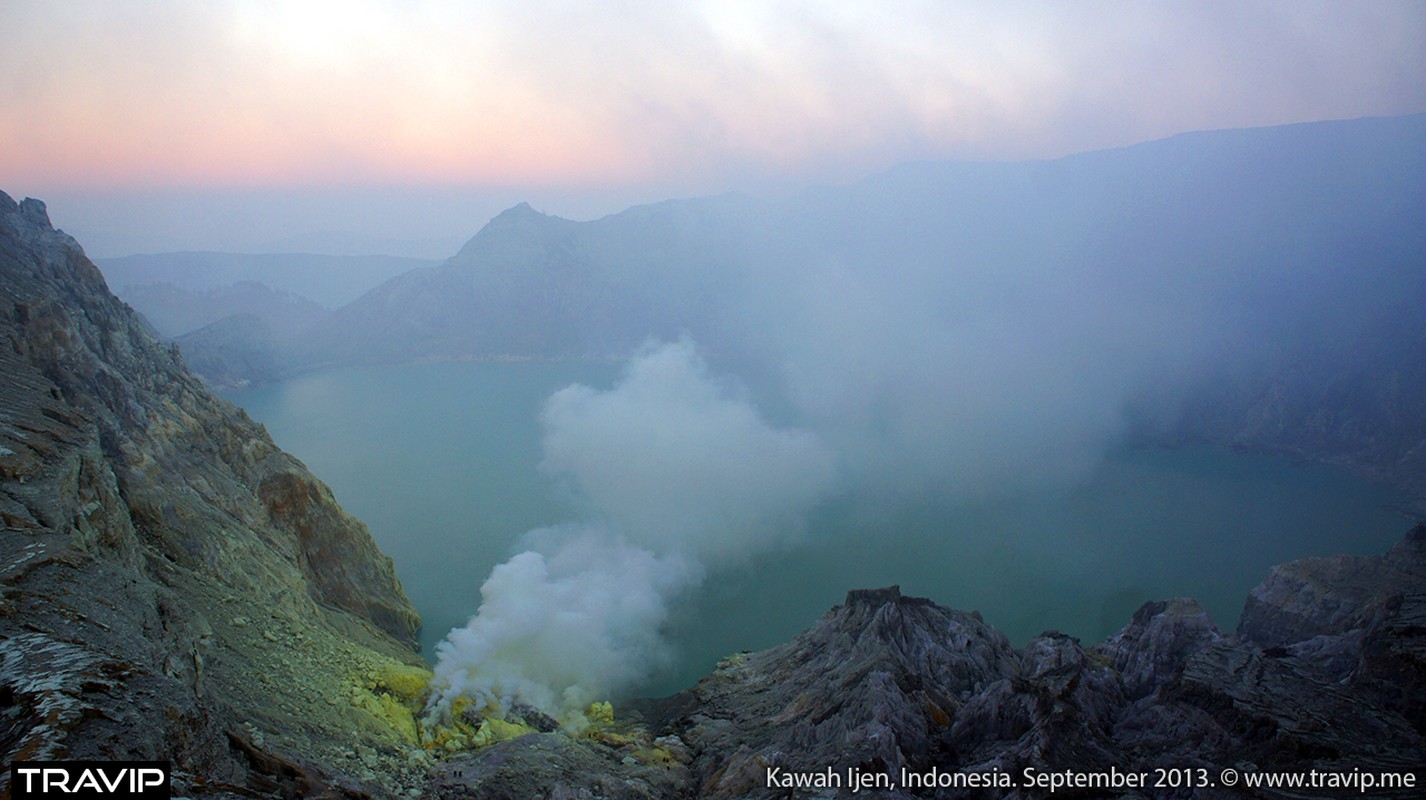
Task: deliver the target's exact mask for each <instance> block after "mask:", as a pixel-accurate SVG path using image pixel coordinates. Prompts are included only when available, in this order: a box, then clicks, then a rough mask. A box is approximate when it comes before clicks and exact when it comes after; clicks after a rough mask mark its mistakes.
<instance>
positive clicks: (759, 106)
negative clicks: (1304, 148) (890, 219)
mask: <svg viewBox="0 0 1426 800" xmlns="http://www.w3.org/2000/svg"><path fill="white" fill-rule="evenodd" d="M0 30H3V31H5V42H6V45H5V47H4V48H0V188H3V189H4V190H6V191H7V192H9V193H11V194H13V195H35V196H39V197H42V198H45V199H47V200H48V201H49V202H50V206H51V214H52V216H53V217H54V218H55V221H56V223H57V224H60V225H62V226H64V225H65V224H66V223H68V224H69V226H70V230H71V232H75V233H80V234H82V233H85V232H88V233H91V234H93V235H94V236H97V237H98V239H99V241H98V242H97V243H96V242H91V243H89V244H90V249H91V252H93V251H95V250H96V248H97V249H99V250H108V251H113V252H108V253H100V254H101V255H104V254H117V252H118V251H123V250H126V249H130V248H132V249H178V248H179V247H191V246H200V245H203V243H204V242H209V244H208V245H207V246H219V245H221V244H222V243H223V241H224V240H225V239H226V240H230V241H231V243H232V246H247V247H253V246H257V245H259V244H260V243H262V242H264V241H266V240H271V239H281V238H284V237H287V236H293V235H296V234H301V233H304V232H310V231H314V230H324V229H331V230H347V231H360V232H363V233H366V234H373V235H379V236H394V237H400V238H408V239H420V238H429V237H463V236H467V235H469V234H470V233H473V232H474V230H476V229H477V228H478V227H479V226H480V224H482V223H483V222H484V221H485V218H487V217H488V216H489V215H490V214H493V213H494V212H495V211H498V210H499V209H500V208H503V207H506V206H509V205H513V204H514V203H516V202H518V201H520V200H525V199H528V200H531V201H532V202H533V203H534V204H535V205H536V206H537V207H540V208H542V210H546V211H549V212H552V213H559V214H563V215H566V216H572V217H576V218H580V217H590V216H597V215H600V214H604V213H609V212H612V211H616V210H619V209H620V208H622V207H624V206H626V205H628V204H631V203H634V202H642V201H652V200H657V199H661V198H663V197H667V196H688V195H699V194H710V193H717V192H722V191H728V190H745V191H753V192H771V191H785V190H787V189H795V188H796V187H798V186H800V185H805V184H807V183H817V182H840V181H847V180H851V179H855V178H857V177H860V176H862V175H865V174H868V173H870V172H874V171H876V170H878V169H881V168H884V167H886V166H889V165H891V164H894V163H897V162H900V161H906V160H911V159H928V158H929V159H1019V158H1040V157H1053V156H1057V155H1062V154H1065V153H1070V152H1076V151H1081V150H1086V149H1094V148H1101V147H1108V146H1115V145H1122V144H1129V143H1133V142H1138V141H1143V140H1147V139H1153V138H1159V137H1163V136H1167V135H1171V134H1174V133H1178V132H1182V131H1188V130H1201V129H1205V128H1223V127H1243V126H1254V125H1267V124H1276V123H1285V122H1297V121H1307V120H1318V119H1330V118H1346V117H1357V116H1367V115H1390V114H1402V113H1413V112H1419V111H1423V110H1426V81H1423V80H1422V77H1423V76H1426V45H1423V42H1426V4H1423V3H1419V2H1381V1H1374V2H1316V3H1314V2H1304V1H1303V0H1290V1H1288V2H1257V3H1255V2H1242V1H1241V0H1235V1H1233V2H1202V1H1198V2H1183V3H1147V2H1076V3H1051V2H1033V3H1032V2H1021V3H1015V2H985V3H978V2H899V3H886V2H877V3H870V2H868V3H859V2H837V3H829V2H737V1H736V0H720V1H719V2H682V3H680V2H667V1H666V0H665V1H664V2H605V3H574V2H505V1H504V0H497V1H496V2H478V3H477V2H441V1H435V0H432V1H429V2H410V1H409V0H406V1H403V2H397V1H396V0H340V1H332V2H328V1H326V0H315V1H313V2H290V1H289V2H282V1H278V0H273V1H272V2H267V1H265V0H231V1H230V2H209V3H190V2H176V1H175V2H167V1H165V0H134V1H133V2H123V3H113V2H107V1H106V0H96V1H95V2H81V1H77V0H33V1H32V0H6V2H4V3H3V4H0ZM80 229H83V230H80ZM121 233H122V235H121ZM106 237H107V238H106ZM81 239H83V236H82V235H81ZM210 240H211V241H210ZM243 243H246V244H245V245H244V244H243Z"/></svg>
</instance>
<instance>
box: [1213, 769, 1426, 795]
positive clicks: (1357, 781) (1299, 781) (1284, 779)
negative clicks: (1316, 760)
mask: <svg viewBox="0 0 1426 800" xmlns="http://www.w3.org/2000/svg"><path fill="white" fill-rule="evenodd" d="M1239 774H1240V775H1241V776H1242V784H1241V785H1242V786H1244V787H1246V788H1249V789H1350V790H1355V791H1358V792H1361V793H1362V794H1367V793H1369V792H1377V791H1391V790H1395V789H1414V788H1416V787H1417V786H1418V776H1417V774H1416V773H1415V772H1362V771H1361V770H1360V769H1353V770H1351V771H1350V772H1346V771H1343V772H1332V771H1323V770H1315V769H1314V770H1308V771H1307V772H1241V773H1239Z"/></svg>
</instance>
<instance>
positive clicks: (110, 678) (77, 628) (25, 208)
mask: <svg viewBox="0 0 1426 800" xmlns="http://www.w3.org/2000/svg"><path fill="white" fill-rule="evenodd" d="M0 375H3V376H4V390H3V392H2V393H0V524H3V527H0V698H3V703H0V714H3V724H0V752H3V753H4V754H5V756H6V757H7V760H13V759H23V758H31V759H45V758H135V759H137V758H142V759H167V760H172V761H173V762H174V768H175V771H176V774H177V777H178V784H177V786H178V787H179V788H180V789H181V790H182V791H184V792H191V793H194V794H212V795H224V794H231V793H236V794H239V795H242V794H245V793H247V792H250V791H284V792H289V793H291V792H296V791H299V789H300V790H301V791H307V792H309V793H310V792H315V791H317V789H318V787H327V789H330V790H331V791H333V792H336V793H338V794H340V793H342V792H346V791H348V790H350V791H352V792H356V791H358V790H359V784H360V783H361V782H362V780H363V779H362V778H361V777H360V776H359V775H358V774H357V773H356V772H355V771H352V770H348V769H345V767H344V764H343V760H342V756H341V754H340V751H341V749H342V748H343V747H350V746H353V745H354V744H355V743H356V742H358V741H360V742H363V743H365V745H367V746H371V747H380V748H384V749H385V750H386V751H389V753H390V754H391V759H392V763H393V764H395V763H403V762H401V761H399V760H398V759H400V758H404V752H403V748H407V747H409V746H410V743H408V741H407V739H408V738H409V737H405V736H403V735H402V732H401V731H400V730H399V729H398V728H397V727H395V726H393V724H392V722H391V721H390V720H389V719H387V718H385V717H383V716H380V715H377V714H372V713H368V712H366V711H364V710H363V709H362V708H358V707H356V706H354V705H353V704H351V703H349V702H347V701H346V699H345V697H346V694H347V693H348V689H349V687H350V686H351V685H352V684H353V683H354V682H355V681H356V680H358V677H357V673H358V672H360V671H362V670H380V669H384V668H389V667H392V665H396V666H400V665H404V664H408V663H419V662H417V661H416V659H415V654H414V653H413V651H412V649H411V645H412V643H413V641H414V635H415V632H416V629H417V626H418V625H419V619H418V617H417V615H416V612H415V611H414V609H413V608H412V607H411V605H410V603H409V602H408V601H407V599H406V596H405V594H404V593H403V592H402V590H401V587H400V585H399V583H398V582H397V580H396V577H395V573H394V571H393V569H392V565H391V561H390V559H389V558H387V557H386V556H384V555H382V554H381V553H380V552H379V551H378V550H377V548H376V546H375V544H374V542H373V541H372V540H371V537H370V535H369V534H368V532H367V530H366V528H365V526H364V525H362V524H361V523H360V522H359V521H357V520H355V519H353V518H352V517H350V516H348V515H347V514H345V513H344V512H342V510H341V509H340V508H339V507H338V506H337V505H336V503H335V501H334V500H333V498H332V495H331V492H330V491H329V490H328V489H327V487H326V486H324V485H323V484H322V483H320V482H319V481H318V480H317V479H316V478H314V477H313V476H312V475H311V474H310V473H309V472H308V471H307V469H306V468H305V467H303V466H302V464H301V463H299V462H298V461H297V460H296V459H294V458H292V457H291V456H289V455H287V454H286V453H283V452H282V451H281V450H279V449H278V448H277V447H276V446H274V445H273V443H272V441H271V439H270V438H269V437H268V436H267V434H266V432H265V431H264V430H263V429H262V427H261V426H259V425H257V424H255V423H254V422H252V420H250V419H248V418H247V416H246V415H245V414H243V413H242V411H240V410H239V409H237V408H235V407H234V406H232V405H231V404H229V403H227V402H226V401H223V400H221V399H219V398H217V397H215V396H213V395H212V394H210V393H209V392H208V390H207V389H206V388H205V387H204V385H203V383H202V382H201V381H199V380H198V379H197V378H196V377H194V376H193V375H192V374H190V373H189V372H188V371H187V370H186V369H185V368H184V366H183V363H182V360H181V358H180V357H179V355H178V354H177V352H176V351H174V350H173V349H172V348H170V347H167V346H164V345H162V344H160V343H158V342H157V341H155V339H154V338H153V336H152V335H151V334H150V332H149V329H148V328H147V326H146V325H144V324H143V323H142V321H141V320H140V319H139V318H138V316H137V315H136V314H134V313H133V312H132V311H131V310H130V309H129V308H128V307H127V306H125V305H124V304H123V303H121V302H119V301H118V300H117V299H116V298H114V297H113V295H111V294H110V293H109V292H108V290H107V289H106V287H105V284H104V281H103V278H102V277H101V275H100V273H99V271H98V270H97V269H96V268H95V267H94V265H93V264H92V263H90V261H89V260H88V259H87V258H85V256H84V253H83V251H82V250H81V249H80V248H79V246H78V245H77V244H76V243H75V242H74V240H73V239H71V238H70V237H68V236H66V235H64V234H63V233H61V232H59V231H56V230H54V229H53V228H52V227H51V226H50V224H49V220H48V219H47V217H46V215H45V209H44V205H43V204H42V203H40V202H39V201H37V200H25V201H24V202H22V203H19V204H16V203H15V202H14V201H13V200H11V199H10V198H9V197H8V196H4V195H3V194H0ZM337 698H342V700H341V702H340V704H339V705H338V704H335V703H334V701H335V700H336V699H337ZM389 774H390V777H388V778H386V779H385V780H386V784H388V785H397V784H399V783H400V781H402V780H405V779H406V777H405V776H404V775H403V774H402V773H401V772H400V770H398V769H396V768H393V769H391V770H390V771H389ZM6 777H7V778H8V775H7V776H6ZM367 782H368V783H371V781H367ZM372 785H378V786H379V785H382V784H381V782H380V781H376V782H375V783H373V784H372ZM301 787H306V788H305V789H302V788H301ZM342 787H346V788H342Z"/></svg>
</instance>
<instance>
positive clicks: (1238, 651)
mask: <svg viewBox="0 0 1426 800" xmlns="http://www.w3.org/2000/svg"><path fill="white" fill-rule="evenodd" d="M1423 540H1426V531H1423V529H1421V528H1418V529H1416V530H1415V531H1413V532H1412V533H1411V534H1410V535H1408V537H1407V538H1406V540H1405V541H1403V542H1402V543H1401V544H1399V545H1397V546H1396V547H1395V548H1394V549H1393V550H1392V551H1391V552H1390V553H1389V554H1386V555H1382V556H1372V557H1357V558H1353V559H1345V560H1344V559H1341V558H1336V559H1308V560H1305V561H1300V562H1294V563H1292V564H1288V565H1284V566H1282V567H1279V568H1277V569H1275V570H1274V572H1273V574H1272V575H1271V576H1270V577H1269V578H1268V580H1267V581H1265V582H1264V583H1263V585H1262V586H1259V587H1258V589H1256V590H1255V591H1254V594H1253V597H1254V598H1255V599H1254V600H1253V601H1250V604H1249V605H1250V612H1251V613H1250V614H1248V615H1246V616H1245V618H1244V631H1243V632H1240V633H1238V634H1224V633H1222V632H1220V631H1219V630H1218V628H1217V627H1216V626H1215V625H1214V623H1213V621H1212V620H1211V619H1209V617H1208V615H1207V613H1206V612H1204V610H1203V609H1202V607H1200V606H1199V605H1198V604H1197V603H1195V602H1194V601H1192V600H1183V599H1178V600H1169V601H1160V602H1153V603H1148V604H1146V605H1145V606H1144V607H1143V608H1141V609H1140V610H1139V611H1138V613H1136V614H1135V615H1134V618H1133V619H1132V620H1131V621H1130V623H1129V624H1128V625H1127V626H1125V628H1124V629H1123V630H1122V631H1120V632H1119V633H1118V634H1116V635H1115V636H1113V637H1110V639H1109V640H1107V641H1106V642H1105V643H1103V644H1101V645H1098V646H1096V647H1091V648H1085V647H1083V646H1082V645H1081V644H1080V643H1079V642H1078V641H1077V640H1075V639H1073V638H1071V637H1068V636H1064V635H1062V634H1058V633H1053V632H1051V633H1046V634H1044V635H1042V636H1040V637H1037V638H1036V639H1034V640H1032V641H1031V642H1030V643H1029V644H1028V645H1027V646H1026V647H1025V649H1024V650H1018V651H1017V650H1015V649H1014V648H1012V647H1011V646H1010V644H1009V643H1008V642H1007V641H1006V640H1005V637H1004V636H1003V635H1001V634H1000V633H999V632H997V631H995V630H994V629H993V628H991V627H989V626H988V625H985V624H984V623H983V622H981V621H980V620H979V619H978V618H977V617H974V616H971V615H966V614H963V613H961V612H957V611H951V610H949V609H945V608H941V607H939V606H936V605H934V604H932V603H931V602H929V601H927V600H922V599H918V598H908V597H903V596H901V594H900V592H899V591H897V590H896V589H895V588H894V587H893V588H891V589H884V590H873V591H858V592H853V593H851V594H850V595H849V596H848V598H847V602H846V603H845V604H844V605H842V606H838V607H837V608H834V609H833V610H832V611H830V612H829V613H828V614H827V615H826V616H825V617H823V619H822V620H821V621H820V622H818V623H817V625H816V626H814V627H813V628H812V629H810V630H809V631H807V632H806V633H804V634H802V635H800V636H798V637H797V638H795V639H794V640H792V641H791V642H789V643H787V644H785V645H782V646H781V647H777V648H773V649H772V650H768V651H764V652H761V653H753V654H745V655H741V656H737V657H734V658H731V659H728V660H727V661H725V662H724V663H722V664H720V665H719V667H718V669H717V670H716V671H715V672H714V673H713V674H712V675H710V676H708V677H707V678H705V679H703V680H702V681H700V682H699V684H698V685H697V686H695V687H694V688H693V689H691V690H690V691H688V692H685V693H683V694H680V695H676V696H674V697H672V698H668V699H667V700H664V701H659V702H657V703H653V704H649V705H648V706H646V707H644V708H643V711H644V713H645V714H646V715H647V718H648V720H649V722H650V724H651V726H652V730H653V732H654V733H661V734H663V735H665V736H669V737H677V738H678V739H679V740H680V741H681V742H684V743H686V745H687V747H688V748H689V751H690V753H691V759H690V781H691V783H690V784H689V785H688V786H687V787H686V791H687V792H688V793H689V795H690V796H697V797H719V798H724V797H727V798H731V797H774V796H784V795H783V794H779V793H778V792H775V791H772V790H770V789H769V788H768V785H767V784H768V770H769V769H770V768H780V769H782V770H783V772H789V771H790V772H797V771H801V772H815V771H821V770H824V769H825V768H826V767H829V766H830V767H832V768H833V771H834V772H835V773H838V774H845V773H846V771H847V770H848V769H849V768H850V769H854V770H857V771H863V772H880V773H884V774H887V775H888V776H891V778H892V780H893V781H896V780H899V777H898V776H899V775H900V773H901V770H902V769H907V770H910V771H925V770H927V769H929V768H931V767H937V768H939V769H940V770H941V771H943V772H946V771H951V772H954V771H968V772H1000V773H1009V774H1012V775H1014V776H1016V777H1017V778H1018V777H1019V776H1021V774H1022V771H1023V770H1024V769H1025V768H1027V767H1032V768H1034V769H1036V770H1041V771H1045V770H1051V771H1054V770H1076V771H1080V772H1084V771H1095V770H1109V769H1111V768H1117V769H1119V770H1121V771H1125V770H1128V771H1140V772H1149V773H1152V772H1153V770H1155V769H1166V770H1172V769H1183V768H1203V769H1206V770H1209V772H1210V773H1211V774H1214V775H1216V774H1217V771H1218V770H1220V769H1222V768H1223V767H1233V768H1235V769H1239V770H1308V769H1317V770H1345V771H1347V772H1351V771H1352V770H1353V769H1354V768H1360V769H1361V770H1379V771H1400V770H1405V769H1415V768H1417V767H1419V765H1420V764H1421V763H1426V738H1423V734H1424V733H1426V724H1423V723H1426V713H1423V712H1426V702H1423V701H1422V700H1421V699H1420V698H1421V697H1422V693H1421V689H1422V688H1423V686H1426V658H1423V656H1422V653H1426V633H1423V631H1426V626H1423V625H1422V622H1423V621H1426V618H1424V617H1423V615H1426V592H1423V589H1426V586H1423V581H1422V574H1423V573H1422V572H1421V569H1422V567H1423V566H1426V547H1423ZM1293 587H1296V588H1293ZM1309 591H1310V592H1311V593H1312V598H1311V599H1310V600H1305V599H1304V598H1303V594H1304V593H1306V592H1309ZM1255 604H1256V605H1255ZM1253 609H1256V610H1255V611H1254V610H1253ZM1329 609H1335V610H1331V611H1329ZM1286 619H1292V620H1296V621H1297V622H1295V623H1294V624H1293V625H1287V624H1285V623H1282V620H1286ZM1263 620H1272V621H1274V622H1273V624H1272V625H1269V626H1266V627H1264V628H1260V627H1259V626H1260V623H1262V621H1263ZM1280 623H1281V624H1280ZM1259 629H1262V630H1269V631H1271V632H1272V635H1271V636H1270V638H1269V639H1267V640H1266V641H1259V640H1257V639H1255V638H1254V636H1253V635H1251V634H1250V633H1249V631H1253V630H1259ZM1413 765H1414V766H1413ZM795 796H804V795H802V794H798V795H795ZM805 796H826V797H832V796H837V797H843V796H851V795H850V793H849V790H848V788H847V786H846V785H843V787H842V788H841V789H840V790H837V789H832V790H828V791H825V792H821V793H820V794H819V793H817V792H807V793H805ZM856 796H859V797H861V796H867V797H913V796H915V797H932V796H934V797H1025V798H1029V797H1041V796H1044V792H1043V790H1036V789H1030V788H1024V787H1020V788H1012V789H1000V790H972V789H966V790H956V789H940V790H931V789H918V788H910V789H908V788H906V787H904V786H899V785H898V786H897V787H896V788H894V789H880V790H874V791H862V792H859V793H858V794H857V795H856ZM1074 796H1086V797H1100V796H1119V795H1118V793H1108V794H1105V793H1102V792H1101V793H1096V792H1088V793H1080V794H1076V795H1074ZM1132 796H1145V797H1163V798H1170V797H1190V796H1194V797H1236V796H1239V795H1236V794H1233V793H1232V792H1226V791H1225V790H1222V789H1213V790H1200V791H1199V792H1198V793H1197V794H1194V793H1192V792H1189V791H1187V790H1184V789H1173V788H1170V787H1163V788H1159V789H1148V790H1145V791H1143V793H1142V795H1132ZM1326 796H1331V795H1330V793H1329V794H1328V795H1326ZM1388 796H1402V797H1407V796H1414V795H1413V794H1411V793H1410V792H1407V793H1404V794H1399V795H1388Z"/></svg>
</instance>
